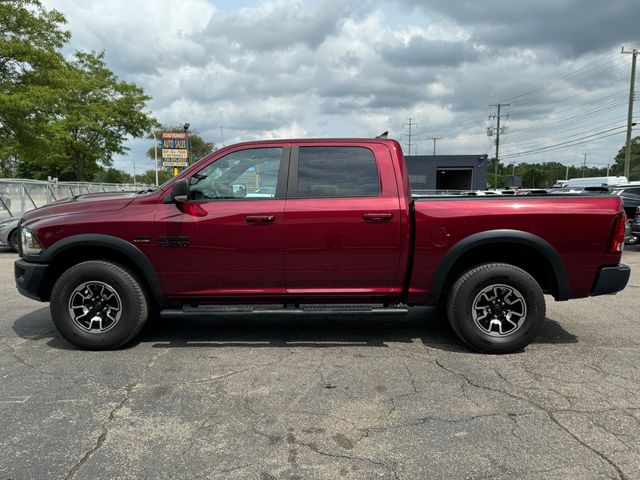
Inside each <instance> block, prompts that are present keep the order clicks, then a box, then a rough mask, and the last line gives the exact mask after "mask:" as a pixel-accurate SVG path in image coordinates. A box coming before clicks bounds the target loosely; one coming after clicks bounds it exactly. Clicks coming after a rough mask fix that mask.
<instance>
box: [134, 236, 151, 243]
mask: <svg viewBox="0 0 640 480" xmlns="http://www.w3.org/2000/svg"><path fill="white" fill-rule="evenodd" d="M150 242H151V240H150V239H149V237H133V243H150Z"/></svg>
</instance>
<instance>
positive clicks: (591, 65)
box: [504, 52, 611, 103]
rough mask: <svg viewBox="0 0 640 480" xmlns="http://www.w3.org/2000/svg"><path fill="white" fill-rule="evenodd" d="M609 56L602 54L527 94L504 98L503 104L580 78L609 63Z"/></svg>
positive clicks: (608, 54)
mask: <svg viewBox="0 0 640 480" xmlns="http://www.w3.org/2000/svg"><path fill="white" fill-rule="evenodd" d="M610 55H611V54H610V53H609V52H607V53H605V54H603V55H602V56H601V57H599V58H597V59H595V60H593V61H590V62H588V63H587V64H585V65H583V66H582V67H580V68H578V69H576V70H574V71H573V72H571V73H569V74H567V75H565V76H563V77H561V78H559V79H557V80H553V81H551V82H548V83H546V84H543V85H542V86H540V87H537V88H534V89H532V90H529V91H527V92H524V93H521V94H518V95H513V96H511V97H509V98H505V99H504V101H505V102H512V101H514V100H516V99H518V98H522V97H527V96H529V95H531V94H533V93H536V92H541V91H544V90H547V89H551V88H552V87H555V86H557V85H559V84H561V83H563V82H565V81H567V80H569V79H572V78H574V77H577V76H580V75H581V74H583V73H585V72H588V71H591V70H594V69H598V68H600V67H602V66H603V65H605V64H607V63H610V62H611V56H610ZM538 95H539V93H538ZM519 103H520V102H519Z"/></svg>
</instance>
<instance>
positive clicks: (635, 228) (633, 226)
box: [629, 207, 640, 245]
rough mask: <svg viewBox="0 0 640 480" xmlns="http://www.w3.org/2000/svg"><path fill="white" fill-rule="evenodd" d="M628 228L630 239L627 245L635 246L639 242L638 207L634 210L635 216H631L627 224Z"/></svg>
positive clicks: (639, 222) (639, 221) (639, 212)
mask: <svg viewBox="0 0 640 480" xmlns="http://www.w3.org/2000/svg"><path fill="white" fill-rule="evenodd" d="M629 227H630V230H631V235H630V236H631V237H632V238H631V241H630V242H629V244H630V245H635V244H637V243H638V242H640V207H637V208H636V214H635V215H634V216H633V218H632V219H631V221H630V222H629ZM634 239H635V240H634Z"/></svg>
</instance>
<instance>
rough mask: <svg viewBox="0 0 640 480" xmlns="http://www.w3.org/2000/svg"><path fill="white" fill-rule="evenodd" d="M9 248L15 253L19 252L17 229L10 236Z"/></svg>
mask: <svg viewBox="0 0 640 480" xmlns="http://www.w3.org/2000/svg"><path fill="white" fill-rule="evenodd" d="M8 240H9V246H10V247H11V250H13V251H14V252H17V251H18V229H17V228H16V229H15V230H14V231H13V232H11V233H10V234H9V239H8Z"/></svg>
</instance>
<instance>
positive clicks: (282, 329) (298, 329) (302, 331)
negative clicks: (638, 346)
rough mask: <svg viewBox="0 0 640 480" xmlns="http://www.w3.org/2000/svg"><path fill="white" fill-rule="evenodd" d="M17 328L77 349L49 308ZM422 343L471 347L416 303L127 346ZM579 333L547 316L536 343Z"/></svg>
mask: <svg viewBox="0 0 640 480" xmlns="http://www.w3.org/2000/svg"><path fill="white" fill-rule="evenodd" d="M13 330H14V332H16V334H17V335H19V336H20V337H22V338H25V339H28V340H42V339H49V340H48V341H47V345H49V346H50V347H52V348H56V349H61V350H75V349H76V348H75V347H74V346H73V345H71V344H69V343H68V342H67V341H66V340H64V339H63V338H62V337H60V335H59V334H58V332H57V331H56V330H55V328H54V326H53V323H52V321H51V317H50V315H49V310H48V308H41V309H38V310H36V311H34V312H31V313H29V314H27V315H24V316H23V317H20V318H18V319H17V320H16V321H15V322H14V324H13ZM416 342H417V343H421V344H423V345H424V346H425V347H429V348H433V349H437V350H444V351H450V352H466V353H469V352H470V350H469V349H468V348H467V347H466V346H465V345H464V344H462V342H461V341H460V340H458V338H457V337H456V336H455V334H454V333H453V331H452V330H451V328H450V327H449V325H448V323H447V321H446V318H444V316H443V313H442V312H441V311H439V310H437V309H429V308H416V309H413V310H412V311H411V312H410V313H409V315H407V316H404V317H403V316H400V317H395V318H384V317H382V318H381V317H366V316H362V317H340V316H338V315H335V316H327V315H317V316H305V317H301V318H292V317H278V316H277V315H274V316H273V317H266V316H260V317H257V316H252V315H250V314H248V315H246V316H234V317H224V316H221V317H217V318H214V319H211V318H208V319H180V320H155V321H152V322H150V323H149V324H148V325H147V326H146V327H145V329H144V330H143V331H142V333H141V334H140V335H139V336H138V338H137V339H136V340H135V341H134V342H133V343H132V344H130V345H128V346H127V347H126V348H135V347H136V346H144V345H145V344H150V346H151V347H152V348H189V347H198V348H220V347H225V348H230V347H240V348H265V347H266V348H278V347H286V348H291V347H298V348H300V347H307V348H331V347H379V348H380V347H382V348H386V347H388V346H389V343H407V344H409V343H416ZM577 342H578V338H577V337H576V336H575V335H573V334H571V333H570V332H568V331H567V330H565V329H564V328H563V327H562V326H561V325H560V324H559V323H558V322H556V321H555V320H552V319H548V318H547V319H546V321H545V323H544V325H543V328H542V330H541V332H540V333H539V335H538V337H537V338H536V340H534V342H533V343H534V344H536V343H537V344H570V343H577Z"/></svg>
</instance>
